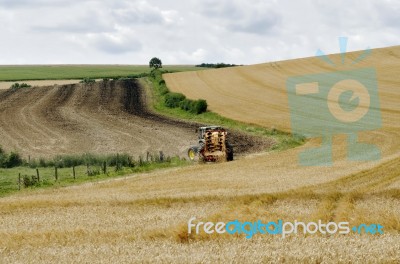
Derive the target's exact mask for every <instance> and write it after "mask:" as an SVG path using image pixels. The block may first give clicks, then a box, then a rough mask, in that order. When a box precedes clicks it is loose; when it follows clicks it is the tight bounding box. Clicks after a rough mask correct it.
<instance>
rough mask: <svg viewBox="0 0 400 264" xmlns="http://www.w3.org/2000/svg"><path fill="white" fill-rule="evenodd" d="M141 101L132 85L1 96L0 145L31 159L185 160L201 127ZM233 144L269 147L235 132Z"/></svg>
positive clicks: (244, 148)
mask: <svg viewBox="0 0 400 264" xmlns="http://www.w3.org/2000/svg"><path fill="white" fill-rule="evenodd" d="M144 97H145V93H144V92H143V88H142V87H141V86H140V85H139V83H138V82H137V81H136V80H124V81H108V82H107V83H104V82H98V83H95V84H91V85H83V84H70V85H63V86H46V87H33V88H29V89H20V90H17V91H12V90H4V91H0V134H1V135H2V137H1V138H0V145H2V146H3V147H4V148H5V149H6V150H9V151H11V150H16V151H18V152H20V153H21V154H23V156H25V157H27V156H31V157H32V158H37V157H51V156H54V155H58V154H79V153H87V152H90V153H99V154H104V153H116V152H120V153H121V152H124V153H129V154H131V155H141V154H144V153H146V152H147V151H150V152H158V151H161V150H162V151H164V153H165V154H167V155H180V156H186V150H187V149H188V147H189V146H190V145H194V144H196V134H195V129H196V128H197V127H198V126H200V125H203V124H196V123H188V122H183V121H180V120H173V119H170V118H166V117H163V116H160V115H157V114H154V113H152V112H151V111H149V110H148V108H147V107H146V105H145V103H143V102H145V101H146V99H145V98H144ZM231 141H232V142H233V143H235V142H239V144H235V146H236V148H235V151H236V153H238V154H240V153H249V152H254V151H258V150H261V149H262V148H267V147H268V146H270V145H271V142H269V141H266V140H262V139H258V138H254V137H250V136H248V135H244V134H242V133H238V132H233V133H231Z"/></svg>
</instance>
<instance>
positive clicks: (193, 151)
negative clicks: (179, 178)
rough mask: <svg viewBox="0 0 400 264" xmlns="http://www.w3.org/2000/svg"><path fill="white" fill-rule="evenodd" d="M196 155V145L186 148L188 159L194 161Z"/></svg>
mask: <svg viewBox="0 0 400 264" xmlns="http://www.w3.org/2000/svg"><path fill="white" fill-rule="evenodd" d="M196 156H197V148H196V147H191V148H190V149H189V150H188V157H189V160H191V161H194V160H195V159H196Z"/></svg>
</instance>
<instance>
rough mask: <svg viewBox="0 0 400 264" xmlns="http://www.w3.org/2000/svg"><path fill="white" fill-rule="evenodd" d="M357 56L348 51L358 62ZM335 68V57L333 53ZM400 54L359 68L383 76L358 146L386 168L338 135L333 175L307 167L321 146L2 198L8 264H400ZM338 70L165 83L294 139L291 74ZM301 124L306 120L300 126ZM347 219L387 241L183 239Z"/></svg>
mask: <svg viewBox="0 0 400 264" xmlns="http://www.w3.org/2000/svg"><path fill="white" fill-rule="evenodd" d="M355 56H357V54H349V57H350V58H351V57H353V58H354V57H355ZM332 58H333V60H335V61H339V60H340V56H333V57H332ZM399 58H400V47H392V48H386V49H378V50H374V51H373V54H372V56H371V57H369V58H368V59H367V60H365V61H364V62H362V63H361V64H360V65H359V66H362V67H375V68H376V71H377V74H378V76H377V77H378V86H379V96H380V101H381V112H382V118H383V127H382V128H381V129H379V130H377V131H372V132H363V133H361V135H360V140H361V141H365V142H368V143H374V144H376V145H378V146H379V147H380V149H381V151H382V159H381V160H379V161H375V162H350V161H348V160H347V159H346V157H347V153H346V145H345V142H346V138H345V137H344V136H343V135H338V136H336V137H335V138H334V142H333V152H334V165H333V166H332V167H302V166H300V165H299V164H298V160H297V155H298V153H299V152H300V151H301V150H303V149H305V148H309V147H312V146H317V145H318V144H319V141H318V139H313V140H310V141H309V142H308V143H307V144H305V145H304V146H302V147H299V148H296V149H291V150H287V151H282V152H270V153H261V154H257V155H255V154H254V155H250V156H247V157H246V158H242V159H240V160H237V161H234V162H231V163H224V164H211V165H208V164H207V165H194V166H190V167H185V168H179V169H170V170H166V171H156V172H153V173H150V174H143V175H138V176H132V177H127V178H125V179H121V180H118V181H110V182H103V183H97V184H86V185H83V186H76V187H69V188H61V189H52V190H42V191H37V192H26V193H21V194H18V195H15V196H10V197H6V198H2V199H1V200H0V212H1V213H0V214H1V227H0V236H1V237H2V240H1V241H0V254H1V255H2V256H3V259H4V262H32V263H33V262H38V261H41V262H67V263H68V262H91V263H96V262H97V263H101V262H125V263H129V262H144V263H154V262H159V263H163V262H164V263H167V262H175V263H185V262H189V261H190V262H196V263H215V262H233V263H244V262H249V263H250V262H251V263H263V262H264V263H265V262H287V263H321V262H322V263H337V262H344V263H347V262H358V263H379V262H386V263H398V260H399V259H400V221H399V219H400V203H399V199H400V189H399V183H400V166H399V162H400V141H399V140H398V138H399V136H400V135H399V134H400V122H399V121H400V89H399V88H398V87H399V84H400V80H399V77H398V74H397V73H398V72H399V70H400V59H399ZM332 70H335V69H334V68H331V67H329V66H326V65H325V64H324V63H323V62H320V61H319V60H317V59H314V58H308V59H299V60H292V61H284V62H276V63H269V64H261V65H254V66H246V67H238V68H230V69H221V70H210V71H203V72H197V73H196V72H193V73H192V72H188V73H176V74H171V75H166V76H165V79H166V81H167V83H168V86H169V88H170V89H171V90H173V91H177V92H183V93H184V94H185V95H187V96H188V97H189V98H204V99H206V100H207V102H208V103H209V105H210V109H211V110H213V111H215V112H217V113H219V114H221V115H224V116H227V117H230V118H233V119H237V120H241V121H244V122H248V123H254V124H259V125H262V126H264V127H269V128H270V127H275V128H278V129H282V130H286V131H289V130H290V122H289V121H290V116H289V109H288V103H287V94H286V87H285V82H286V79H287V77H289V76H294V75H301V74H310V73H319V72H324V71H332ZM305 118H306V117H305ZM192 216H196V218H197V219H198V221H200V220H201V221H214V222H217V221H223V222H227V221H231V220H235V219H238V220H241V221H256V220H258V219H260V220H263V221H276V220H277V219H283V220H285V221H294V220H298V221H317V220H322V221H325V222H326V221H335V222H339V221H348V222H350V224H351V225H359V224H361V223H366V224H372V223H376V224H381V225H383V226H384V231H385V234H384V235H368V234H361V235H359V234H349V235H303V234H292V235H290V236H289V237H287V238H281V237H279V236H268V235H256V236H254V237H253V238H252V239H250V240H247V239H246V238H244V236H242V235H240V236H226V235H222V236H217V235H210V236H208V235H204V234H202V235H198V236H196V235H190V236H189V235H188V234H187V221H188V220H189V219H190V218H191V217H192Z"/></svg>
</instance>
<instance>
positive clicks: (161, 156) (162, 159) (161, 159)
mask: <svg viewBox="0 0 400 264" xmlns="http://www.w3.org/2000/svg"><path fill="white" fill-rule="evenodd" d="M160 162H164V152H162V151H160Z"/></svg>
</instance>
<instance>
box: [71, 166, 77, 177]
mask: <svg viewBox="0 0 400 264" xmlns="http://www.w3.org/2000/svg"><path fill="white" fill-rule="evenodd" d="M72 175H73V176H74V180H75V179H76V176H75V166H72Z"/></svg>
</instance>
